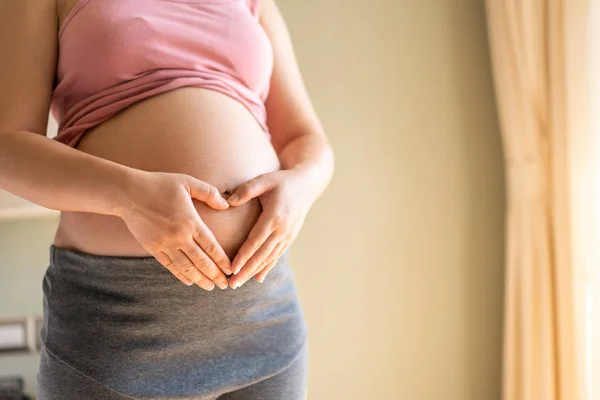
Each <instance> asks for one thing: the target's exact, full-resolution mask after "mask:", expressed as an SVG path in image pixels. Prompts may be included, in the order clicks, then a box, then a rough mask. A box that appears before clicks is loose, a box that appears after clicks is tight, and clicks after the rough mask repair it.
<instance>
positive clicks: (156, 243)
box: [119, 170, 231, 290]
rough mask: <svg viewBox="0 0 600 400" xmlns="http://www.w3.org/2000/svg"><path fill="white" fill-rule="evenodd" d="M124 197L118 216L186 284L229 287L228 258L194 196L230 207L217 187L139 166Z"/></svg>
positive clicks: (184, 175)
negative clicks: (203, 217) (205, 221)
mask: <svg viewBox="0 0 600 400" xmlns="http://www.w3.org/2000/svg"><path fill="white" fill-rule="evenodd" d="M126 198H127V200H128V204H125V205H123V207H122V208H121V211H120V212H119V216H120V217H121V218H122V219H123V220H124V221H125V223H126V224H127V227H128V228H129V230H130V231H131V233H132V234H133V236H134V237H135V238H136V240H137V241H138V242H139V243H140V244H141V245H142V247H143V248H144V249H145V250H146V251H148V252H149V253H150V254H151V255H152V256H154V257H155V258H156V259H157V260H158V261H159V262H160V263H161V264H162V265H163V266H165V267H166V268H167V269H168V270H169V271H170V272H171V273H172V274H173V275H175V276H176V277H177V278H179V280H181V281H182V282H183V283H185V284H186V285H191V284H192V283H196V284H197V285H198V286H200V287H201V288H203V289H205V290H213V289H214V286H215V284H217V285H218V286H219V287H220V288H221V289H225V288H227V286H228V281H227V277H226V276H225V274H224V273H226V274H231V263H230V260H229V257H227V255H226V254H225V251H223V249H222V247H221V245H220V244H219V243H218V242H217V240H216V239H215V237H214V235H213V234H212V232H211V231H210V229H208V227H207V226H206V225H205V224H204V222H203V221H202V219H201V218H200V215H199V214H198V211H197V210H196V208H195V207H194V204H193V200H192V199H196V200H199V201H202V202H204V203H206V204H207V205H208V206H210V207H211V208H214V209H215V210H225V209H227V208H228V207H229V204H228V203H227V201H226V200H225V199H224V198H223V197H221V195H220V193H219V191H218V190H217V189H216V188H215V187H213V186H211V185H209V184H207V183H205V182H202V181H200V180H198V179H196V178H194V177H192V176H190V175H186V174H179V173H167V172H148V171H142V170H140V172H139V174H136V179H135V181H134V182H133V184H132V185H131V187H129V188H127V195H126Z"/></svg>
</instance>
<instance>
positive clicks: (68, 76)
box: [50, 0, 273, 147]
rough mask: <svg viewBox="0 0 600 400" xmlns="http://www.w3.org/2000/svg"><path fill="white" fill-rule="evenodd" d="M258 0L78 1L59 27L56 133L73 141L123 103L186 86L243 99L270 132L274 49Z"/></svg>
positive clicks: (54, 103)
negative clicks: (268, 112)
mask: <svg viewBox="0 0 600 400" xmlns="http://www.w3.org/2000/svg"><path fill="white" fill-rule="evenodd" d="M260 1H261V0H80V1H79V2H78V3H77V4H76V5H75V6H74V8H73V9H72V10H71V11H70V12H69V14H68V15H67V17H66V18H65V20H64V22H63V23H62V25H61V27H60V29H59V32H58V41H59V56H58V65H57V72H56V80H55V85H54V91H53V97H52V103H51V108H50V109H51V112H52V114H53V116H54V117H55V119H56V120H57V122H58V124H59V127H58V134H57V136H55V137H54V139H55V140H57V141H59V142H62V143H65V144H67V145H69V146H73V147H74V146H76V144H77V142H78V141H79V139H80V138H81V137H82V136H83V134H84V133H85V131H86V130H87V129H89V128H92V127H94V126H96V125H98V124H100V123H101V122H103V121H105V120H107V119H109V118H110V117H111V116H113V115H114V114H116V113H117V112H119V111H121V110H123V109H124V108H126V107H128V106H130V105H132V104H133V103H135V102H137V101H140V100H143V99H145V98H147V97H150V96H153V95H156V94H159V93H162V92H165V91H168V90H171V89H175V88H179V87H183V86H196V87H203V88H207V89H213V90H217V91H219V92H221V93H224V94H226V95H229V96H230V97H232V98H234V99H236V100H238V101H239V102H240V103H241V104H243V105H244V106H246V108H247V109H248V110H249V111H250V112H251V113H252V115H253V116H254V118H255V119H256V120H257V121H258V123H259V124H260V126H261V128H262V129H263V131H264V132H265V133H266V134H267V135H268V137H269V138H270V134H269V131H268V128H267V125H266V110H265V104H264V102H265V100H266V97H267V95H268V92H269V83H270V77H271V73H272V68H273V49H272V47H271V42H270V40H269V38H268V36H267V34H266V32H265V31H264V30H263V29H262V26H261V25H260V23H259V22H258V17H257V11H258V7H259V2H260Z"/></svg>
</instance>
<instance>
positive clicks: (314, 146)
mask: <svg viewBox="0 0 600 400" xmlns="http://www.w3.org/2000/svg"><path fill="white" fill-rule="evenodd" d="M261 1H262V3H263V4H262V7H261V10H260V21H261V24H262V26H263V28H264V30H265V32H266V33H267V35H268V36H269V39H270V40H271V43H272V45H273V51H274V58H275V63H274V69H273V75H272V77H271V89H270V92H269V97H268V99H267V101H266V107H267V125H268V126H269V131H270V132H271V137H272V143H273V147H274V148H275V150H276V151H277V153H278V156H279V159H280V162H281V166H282V170H281V171H276V172H273V173H269V174H265V175H261V176H259V177H257V178H255V179H252V180H250V181H248V182H246V183H245V184H243V185H241V186H240V187H239V188H238V189H237V190H236V192H235V193H234V194H233V195H232V196H230V197H229V199H228V201H229V203H230V204H231V205H233V206H238V205H241V204H244V203H246V202H247V201H248V200H250V199H252V198H254V197H258V198H259V199H260V201H261V204H262V206H263V213H262V214H261V217H260V218H259V220H258V221H257V223H256V225H255V227H254V228H253V229H252V231H251V232H250V234H249V235H248V239H247V240H246V242H245V243H244V245H243V246H242V247H241V248H240V251H239V252H238V254H237V255H236V257H235V258H234V260H233V262H232V268H233V270H234V273H236V276H235V277H234V278H232V279H230V281H229V282H230V285H231V286H232V287H234V288H235V287H239V286H240V285H241V284H243V283H244V282H245V281H246V280H248V279H250V278H251V277H252V276H253V275H255V274H256V279H257V280H258V281H259V282H262V281H263V280H264V278H265V276H266V275H267V274H268V272H269V271H270V269H271V268H273V266H274V265H275V263H276V261H277V259H278V258H279V257H280V256H281V255H282V254H283V253H284V252H285V250H286V249H287V248H288V247H289V245H290V244H291V243H292V242H293V240H294V239H295V238H296V236H297V234H298V232H299V230H300V227H301V226H302V224H303V222H304V218H305V217H306V214H307V213H308V211H309V209H310V207H311V206H312V204H313V203H314V202H315V201H316V200H317V199H318V198H319V197H320V195H321V194H322V193H323V191H324V190H325V189H326V187H327V186H328V185H329V183H330V181H331V179H332V176H333V172H334V155H333V151H332V149H331V146H330V145H329V142H328V140H327V137H326V136H325V133H324V130H323V127H322V124H321V122H320V120H319V118H318V116H317V113H316V111H315V109H314V107H313V105H312V103H311V101H310V98H309V95H308V92H307V90H306V87H305V85H304V82H303V79H302V76H301V73H300V69H299V67H298V63H297V60H296V56H295V54H294V50H293V45H292V41H291V38H290V34H289V32H288V29H287V26H286V24H285V22H284V20H283V17H282V15H281V13H280V11H279V9H278V7H277V5H276V4H275V2H274V0H261Z"/></svg>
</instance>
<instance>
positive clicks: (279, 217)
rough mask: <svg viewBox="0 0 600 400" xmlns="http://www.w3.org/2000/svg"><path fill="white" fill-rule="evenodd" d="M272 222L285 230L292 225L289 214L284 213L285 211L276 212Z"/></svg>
mask: <svg viewBox="0 0 600 400" xmlns="http://www.w3.org/2000/svg"><path fill="white" fill-rule="evenodd" d="M272 223H273V226H275V227H276V228H277V229H280V230H284V231H286V230H287V229H288V228H289V226H290V225H291V224H290V217H289V215H288V214H284V213H281V214H276V215H275V216H274V217H273V221H272Z"/></svg>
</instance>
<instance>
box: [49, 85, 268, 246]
mask: <svg viewBox="0 0 600 400" xmlns="http://www.w3.org/2000/svg"><path fill="white" fill-rule="evenodd" d="M77 149H78V150H81V151H84V152H86V153H89V154H93V155H95V156H98V157H102V158H105V159H108V160H112V161H115V162H118V163H120V164H123V165H127V166H130V167H133V168H138V169H143V170H146V171H165V172H178V173H185V174H189V175H192V176H194V177H196V178H198V179H200V180H203V181H205V182H208V183H210V184H212V185H214V186H216V187H217V188H218V189H219V191H221V192H224V191H226V190H229V191H232V190H234V189H235V188H236V187H237V186H238V185H240V184H242V183H243V182H245V181H247V180H249V179H251V178H254V177H256V176H257V175H260V174H263V173H266V172H271V171H275V170H278V169H279V168H280V165H279V160H278V158H277V154H276V153H275V150H274V149H273V147H272V145H271V143H270V141H269V139H268V137H267V135H266V134H265V133H264V132H263V131H262V130H261V128H260V126H259V125H258V123H257V121H256V120H255V119H254V117H253V116H252V114H251V113H250V112H249V111H248V110H247V109H246V108H245V107H244V106H243V105H242V104H240V103H239V102H237V101H236V100H234V99H232V98H230V97H228V96H226V95H224V94H221V93H218V92H216V91H212V90H206V89H200V88H194V87H184V88H180V89H175V90H171V91H169V92H166V93H162V94H160V95H157V96H154V97H151V98H149V99H146V100H144V101H141V102H139V103H136V104H134V105H132V106H131V107H129V108H127V109H125V110H123V111H122V112H121V113H119V114H117V115H116V116H114V117H113V118H111V119H110V120H108V121H106V122H104V123H102V124H100V125H98V126H96V127H95V128H93V129H91V130H88V131H87V132H86V134H85V136H84V137H83V138H82V139H81V140H80V141H79V143H78V145H77ZM194 203H195V204H196V209H197V211H198V213H199V215H200V217H201V218H202V220H203V221H204V222H205V223H206V225H207V226H208V227H209V228H210V229H211V230H212V232H213V233H214V235H215V236H216V238H217V240H218V241H219V243H220V244H221V246H222V247H223V248H224V250H225V252H226V253H227V254H228V255H229V256H230V257H233V255H234V254H235V253H236V252H237V250H238V249H239V247H240V246H241V245H242V243H243V242H244V240H245V239H246V237H247V236H248V233H249V232H250V229H252V226H253V225H254V223H255V222H256V220H257V218H258V216H259V214H260V212H261V207H260V204H259V202H258V200H257V199H253V200H252V201H251V202H249V203H248V204H246V205H244V206H240V207H232V208H230V209H228V210H225V211H215V210H212V209H210V208H209V207H207V206H206V205H204V204H203V203H199V202H194ZM54 245H55V246H58V247H66V248H71V249H75V250H79V251H84V252H87V253H91V254H101V255H124V256H148V255H149V254H148V253H147V252H146V250H144V248H142V247H141V245H140V244H139V243H138V242H137V240H136V239H135V238H134V237H133V235H131V233H130V232H129V230H128V229H127V227H126V225H125V223H124V221H123V220H121V219H120V218H118V217H114V216H108V215H102V214H94V213H82V212H71V211H63V212H61V216H60V223H59V227H58V230H57V232H56V235H55V237H54Z"/></svg>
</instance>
